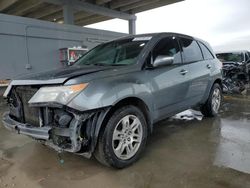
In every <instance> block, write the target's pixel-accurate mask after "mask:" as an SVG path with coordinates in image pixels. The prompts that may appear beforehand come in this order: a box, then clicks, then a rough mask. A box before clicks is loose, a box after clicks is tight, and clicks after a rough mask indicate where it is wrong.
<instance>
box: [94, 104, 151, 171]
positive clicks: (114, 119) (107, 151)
mask: <svg viewBox="0 0 250 188" xmlns="http://www.w3.org/2000/svg"><path fill="white" fill-rule="evenodd" d="M146 140H147V123H146V120H145V117H144V115H143V113H142V112H141V110H140V109H138V108H137V107H135V106H131V105H129V106H124V107H122V108H119V109H118V110H117V111H115V112H114V113H113V115H112V116H111V117H110V119H109V121H108V123H107V125H106V126H105V128H104V129H103V130H102V131H101V133H100V136H99V141H98V145H97V148H96V150H95V153H94V155H95V157H96V159H97V160H98V161H99V162H101V163H102V164H105V165H107V166H112V167H115V168H124V167H126V166H129V165H130V164H132V163H134V162H135V161H136V160H138V159H139V157H140V155H141V153H142V151H143V150H144V148H145V145H146Z"/></svg>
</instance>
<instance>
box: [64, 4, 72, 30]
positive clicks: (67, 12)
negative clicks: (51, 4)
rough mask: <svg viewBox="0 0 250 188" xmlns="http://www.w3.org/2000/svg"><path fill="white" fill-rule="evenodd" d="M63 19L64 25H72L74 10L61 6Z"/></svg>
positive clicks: (69, 6) (70, 7) (68, 6)
mask: <svg viewBox="0 0 250 188" xmlns="http://www.w3.org/2000/svg"><path fill="white" fill-rule="evenodd" d="M63 18H64V23H65V24H71V25H74V10H73V8H72V6H71V5H63Z"/></svg>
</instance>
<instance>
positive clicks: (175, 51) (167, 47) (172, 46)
mask: <svg viewBox="0 0 250 188" xmlns="http://www.w3.org/2000/svg"><path fill="white" fill-rule="evenodd" d="M159 55H164V56H170V57H174V64H179V63H182V61H181V52H180V48H179V45H178V42H177V40H176V38H175V37H166V38H164V39H161V40H160V41H159V42H158V44H157V45H156V46H155V48H154V50H153V60H155V58H156V57H157V56H159Z"/></svg>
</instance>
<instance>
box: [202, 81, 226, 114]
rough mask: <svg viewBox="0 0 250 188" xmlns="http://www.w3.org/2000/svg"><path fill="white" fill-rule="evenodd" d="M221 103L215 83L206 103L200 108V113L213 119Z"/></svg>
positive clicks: (217, 86)
mask: <svg viewBox="0 0 250 188" xmlns="http://www.w3.org/2000/svg"><path fill="white" fill-rule="evenodd" d="M221 101H222V92H221V87H220V85H219V84H217V83H215V84H214V85H213V87H212V89H211V91H210V94H209V98H208V100H207V102H206V103H205V104H204V105H203V106H202V107H201V112H202V114H203V115H204V116H206V117H214V116H216V115H217V114H218V113H219V109H220V105H221Z"/></svg>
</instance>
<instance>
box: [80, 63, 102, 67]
mask: <svg viewBox="0 0 250 188" xmlns="http://www.w3.org/2000/svg"><path fill="white" fill-rule="evenodd" d="M84 65H95V66H107V64H104V63H86V64H84Z"/></svg>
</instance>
